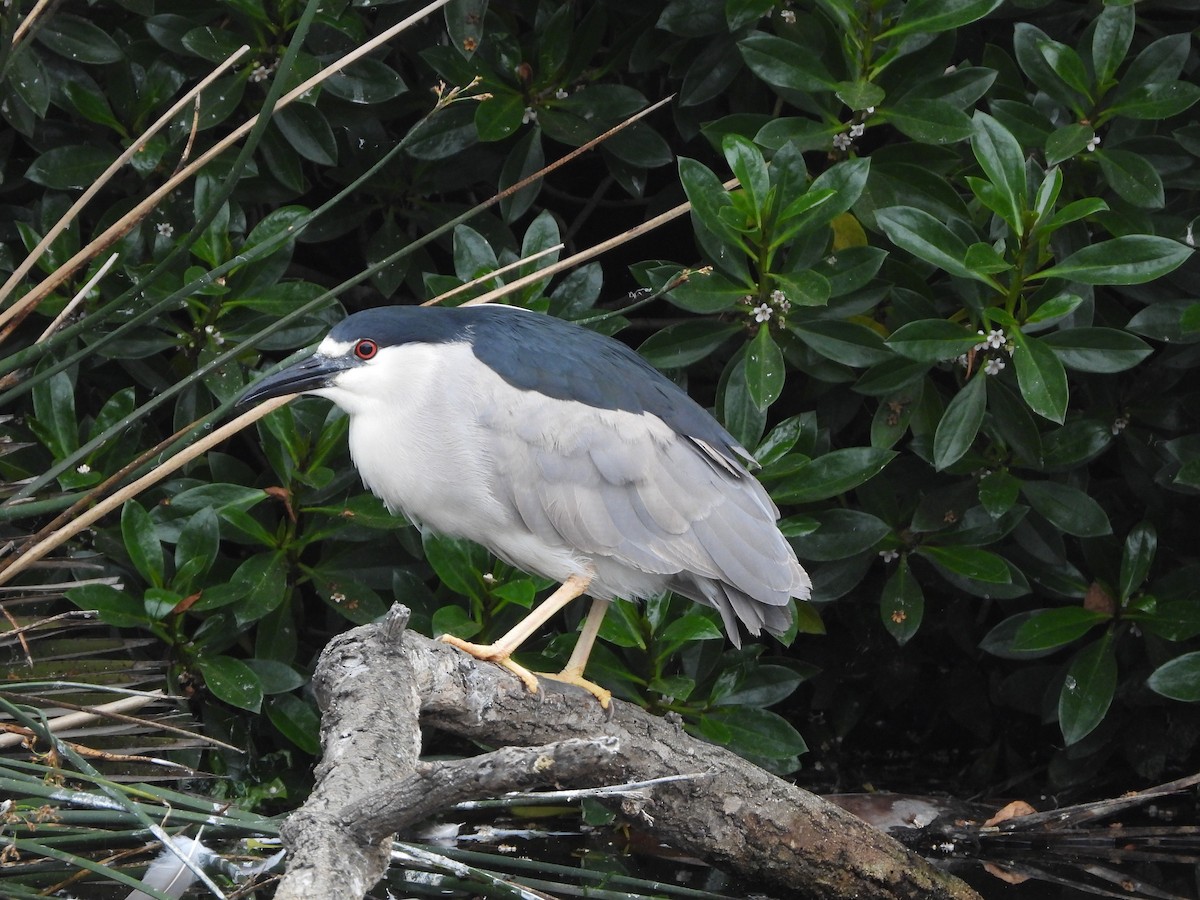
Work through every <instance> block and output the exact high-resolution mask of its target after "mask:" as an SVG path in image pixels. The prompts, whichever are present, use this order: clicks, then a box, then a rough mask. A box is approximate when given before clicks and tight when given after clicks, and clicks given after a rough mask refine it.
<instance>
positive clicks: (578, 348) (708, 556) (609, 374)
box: [241, 306, 811, 706]
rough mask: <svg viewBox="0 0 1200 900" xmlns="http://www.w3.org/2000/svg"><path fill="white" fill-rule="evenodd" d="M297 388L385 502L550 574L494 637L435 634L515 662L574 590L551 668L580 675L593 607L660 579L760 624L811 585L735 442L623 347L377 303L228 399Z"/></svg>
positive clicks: (550, 323) (781, 627) (482, 309)
mask: <svg viewBox="0 0 1200 900" xmlns="http://www.w3.org/2000/svg"><path fill="white" fill-rule="evenodd" d="M294 393H307V394H317V395H319V396H322V397H327V398H329V399H330V400H332V401H333V402H334V403H336V404H337V405H338V406H340V407H341V408H342V409H344V410H345V411H346V413H347V414H348V415H349V417H350V455H351V457H352V458H353V460H354V464H355V465H356V466H357V467H358V471H359V473H360V474H361V476H362V480H363V483H364V484H365V485H366V486H367V487H368V488H369V489H370V490H371V491H373V492H374V493H375V494H377V495H378V496H379V497H380V498H381V499H382V500H383V502H384V503H385V504H386V505H387V507H388V509H390V510H391V511H393V512H397V513H402V514H404V515H405V516H407V517H408V518H409V519H410V520H411V521H412V522H414V523H416V524H418V525H419V526H421V527H422V528H428V529H431V530H432V531H434V532H437V533H440V534H443V535H447V536H451V537H462V538H467V539H469V540H472V541H475V542H476V543H479V544H482V545H483V546H484V547H486V548H487V549H488V550H490V551H491V552H492V553H494V554H495V555H496V556H498V557H499V558H500V559H502V560H504V561H506V562H508V563H510V564H511V565H513V566H516V567H517V568H519V569H523V570H524V571H526V572H530V573H533V574H535V575H540V576H542V577H544V578H550V579H553V580H555V581H557V582H559V584H560V585H561V587H559V588H558V589H557V590H556V591H555V592H554V593H553V594H552V595H551V596H550V597H549V598H547V599H546V600H545V601H544V602H543V603H542V604H541V605H540V606H538V607H537V608H536V609H534V610H533V612H531V613H530V614H529V615H528V616H527V617H526V618H525V619H523V620H522V621H521V622H520V623H518V624H517V625H516V626H515V627H514V628H513V629H512V630H510V631H509V632H508V633H507V634H505V635H504V636H503V637H501V638H500V639H499V640H498V641H496V642H495V643H493V644H489V645H480V644H471V643H468V642H467V641H463V640H460V639H458V638H453V637H449V636H446V637H444V638H443V639H444V640H447V641H449V642H450V643H452V644H453V645H454V646H456V647H459V648H461V649H462V650H465V651H466V652H467V653H470V654H471V655H472V656H475V657H477V658H479V659H486V660H493V661H495V662H498V663H500V664H501V665H503V666H505V667H506V668H508V669H509V670H511V671H512V672H514V673H516V674H517V675H519V676H520V677H521V678H522V679H523V680H524V681H525V683H526V684H527V685H528V686H529V689H530V690H532V691H535V692H536V691H537V689H538V685H537V678H536V677H535V676H534V675H533V673H531V672H529V671H528V670H527V669H524V668H523V667H521V666H519V665H517V664H516V663H514V662H513V661H512V660H511V658H510V657H511V655H512V654H513V652H514V651H515V650H516V649H517V648H518V647H519V646H521V644H522V643H523V642H524V641H525V640H526V639H527V638H528V637H529V636H530V635H531V634H533V632H534V631H535V630H537V628H538V627H540V626H541V625H542V624H543V623H544V622H545V621H546V620H547V619H549V618H550V617H551V616H552V615H553V614H554V613H555V612H557V611H558V610H560V609H562V608H563V607H564V606H565V605H566V604H567V603H569V602H570V601H571V600H573V599H575V598H576V597H579V596H580V595H582V594H588V595H590V596H591V597H592V598H593V603H592V607H591V610H590V612H589V613H588V616H587V620H586V621H585V623H584V626H583V629H582V633H581V634H580V637H579V639H578V641H577V643H576V645H575V650H574V652H573V653H572V654H571V658H570V661H569V662H568V663H567V666H566V668H565V669H564V670H563V671H562V672H561V673H560V674H559V675H555V676H550V677H553V678H557V679H559V680H562V681H568V682H571V683H574V684H578V685H581V686H583V687H585V688H586V689H588V690H589V691H591V692H592V693H594V694H595V695H596V696H597V697H598V698H600V700H601V702H602V703H603V704H604V705H605V706H607V704H608V692H607V691H605V690H604V689H603V688H600V687H598V686H597V685H594V684H592V683H591V682H588V681H586V680H585V679H584V678H583V671H584V667H585V666H586V664H587V659H588V655H589V654H590V653H591V649H592V645H593V643H594V642H595V639H596V634H597V632H598V631H599V629H600V623H601V620H602V619H603V618H604V613H605V610H606V609H607V608H608V604H609V602H610V601H611V600H612V599H613V598H616V597H623V598H626V599H643V598H646V597H651V596H655V595H657V594H660V593H662V592H663V591H668V590H669V591H674V592H676V593H678V594H682V595H683V596H685V597H689V598H690V599H692V600H695V601H696V602H697V603H702V604H705V605H707V606H711V607H714V608H715V609H716V610H717V611H718V612H719V613H720V615H721V620H722V622H723V623H724V625H725V630H726V632H727V633H728V634H729V637H730V639H731V640H732V641H733V642H734V644H736V645H739V646H740V639H739V636H738V629H737V622H738V620H741V622H742V624H743V625H745V626H746V628H747V629H748V630H749V631H750V633H751V634H758V633H759V632H760V631H761V630H762V629H766V630H767V631H768V632H770V633H771V634H774V635H780V634H782V633H783V632H784V631H786V630H787V628H788V626H789V625H790V624H791V621H792V608H791V598H793V597H798V598H801V599H807V597H808V595H809V591H810V586H811V583H810V581H809V578H808V575H807V574H806V573H805V571H804V569H802V568H801V567H800V564H799V562H797V560H796V554H795V553H794V552H793V551H792V548H791V547H790V546H789V545H788V542H787V541H786V540H785V539H784V537H783V535H782V534H781V533H780V531H779V528H778V526H777V525H776V520H777V519H778V518H779V511H778V509H776V507H775V504H774V503H772V502H771V498H770V497H769V496H768V495H767V492H766V491H765V490H764V489H763V487H762V485H760V484H759V483H758V481H757V480H755V478H754V477H753V476H752V475H751V474H750V473H749V471H748V470H747V468H746V466H747V464H752V463H753V460H752V459H751V457H750V454H749V453H748V452H747V451H746V450H745V448H743V447H742V446H741V445H739V444H738V442H737V441H736V440H735V439H734V438H733V436H732V435H730V434H729V432H727V431H726V430H725V429H724V428H722V427H721V426H720V425H719V424H718V423H717V421H716V420H715V419H714V418H713V417H712V416H710V415H709V414H708V413H707V412H706V411H705V410H704V409H703V408H701V407H700V406H699V405H698V404H696V403H695V402H694V401H693V400H692V399H691V398H690V397H688V395H687V394H686V393H685V392H684V391H683V390H682V389H680V388H679V387H678V386H677V385H676V384H674V383H673V382H672V381H670V380H669V379H667V378H666V377H664V376H663V375H662V374H661V373H659V372H658V371H657V370H656V369H654V368H653V367H652V366H651V365H649V364H648V363H647V362H646V361H645V360H643V359H642V358H641V357H640V356H638V355H637V354H636V353H635V352H633V351H632V350H630V349H629V348H628V347H626V346H625V345H624V344H622V343H620V342H618V341H615V340H612V339H611V338H608V337H605V336H603V335H600V334H598V333H596V332H593V331H589V330H588V329H586V328H581V327H579V326H577V325H573V324H570V323H568V322H564V321H562V320H560V319H556V318H553V317H551V316H545V315H539V314H537V313H533V312H528V311H526V310H520V309H514V308H512V307H503V306H475V307H459V308H454V309H451V308H437V307H434V308H424V307H400V306H398V307H389V308H384V309H374V310H368V311H366V312H360V313H356V314H354V315H352V316H349V317H348V318H347V319H345V320H344V321H342V322H340V323H339V324H338V325H336V326H335V327H334V328H333V330H332V331H330V332H329V334H328V336H327V337H326V338H325V339H324V340H323V341H322V342H321V344H320V345H319V346H318V347H317V350H316V353H315V354H314V355H313V356H312V357H310V358H309V359H307V360H304V361H303V362H300V363H297V364H296V365H293V366H291V367H289V368H287V369H284V370H283V371H281V372H279V373H278V374H276V375H272V376H270V377H268V378H266V379H264V380H262V381H260V382H259V383H258V384H256V385H254V386H252V387H251V388H250V390H249V391H248V392H247V393H246V394H245V395H244V396H243V397H242V401H241V402H243V403H250V402H256V401H259V400H264V399H266V398H268V397H278V396H283V395H286V394H294Z"/></svg>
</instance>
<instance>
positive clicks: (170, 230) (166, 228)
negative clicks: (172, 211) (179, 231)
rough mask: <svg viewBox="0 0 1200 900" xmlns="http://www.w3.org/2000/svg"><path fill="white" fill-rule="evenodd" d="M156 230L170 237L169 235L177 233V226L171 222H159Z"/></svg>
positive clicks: (155, 227)
mask: <svg viewBox="0 0 1200 900" xmlns="http://www.w3.org/2000/svg"><path fill="white" fill-rule="evenodd" d="M154 230H155V231H157V232H158V233H159V234H161V235H162V236H163V237H165V238H169V237H171V235H173V234H174V233H175V226H174V225H172V224H171V223H170V222H159V223H158V224H157V225H155V226H154Z"/></svg>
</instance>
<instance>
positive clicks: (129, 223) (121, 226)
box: [0, 0, 450, 339]
mask: <svg viewBox="0 0 1200 900" xmlns="http://www.w3.org/2000/svg"><path fill="white" fill-rule="evenodd" d="M448 2H450V0H434V2H433V3H430V4H428V5H426V6H424V7H422V8H421V9H419V10H417V12H415V13H413V14H412V15H411V16H409V17H408V18H406V19H403V20H402V21H400V22H397V23H396V24H395V25H393V26H392V27H391V28H389V29H387V30H386V31H383V32H381V33H380V34H379V35H377V36H376V37H374V38H372V39H371V40H369V41H367V43H365V44H363V45H362V46H361V47H358V48H357V49H355V50H353V51H351V52H350V53H347V54H346V55H345V56H343V57H342V58H341V59H339V60H337V61H336V62H334V63H332V64H331V65H329V66H328V67H327V68H325V69H322V70H321V71H320V72H318V73H317V74H316V75H314V76H313V77H311V78H309V79H308V80H307V81H305V82H304V83H303V84H301V85H299V86H298V87H296V88H293V89H292V90H291V91H289V92H288V93H286V94H284V95H283V96H282V97H280V98H279V102H278V103H276V104H275V107H274V109H272V110H271V113H272V114H274V113H275V112H277V111H278V110H280V109H283V108H284V107H285V106H287V105H288V104H290V103H292V102H294V101H295V100H297V99H298V98H299V97H301V96H302V95H304V94H306V93H307V92H308V91H310V90H312V89H313V88H314V87H316V86H317V85H319V84H320V83H321V82H322V81H324V80H325V79H326V78H329V77H330V76H331V75H335V74H337V73H338V72H340V71H341V70H342V69H344V68H345V67H346V66H348V65H350V63H352V62H355V61H356V60H357V59H359V57H361V56H363V55H365V54H367V53H369V52H371V51H372V50H374V49H376V48H377V47H378V46H380V45H381V44H384V43H386V42H387V41H389V40H391V39H392V38H393V37H395V36H396V35H397V34H400V33H401V32H403V31H405V30H406V29H408V28H410V27H412V25H414V24H415V23H416V22H418V21H420V20H421V19H423V18H424V17H425V16H426V15H428V14H429V13H431V12H433V11H434V10H437V9H439V8H440V7H442V6H445V5H446V4H447V3H448ZM260 116H261V114H257V115H254V116H251V117H250V118H249V119H247V120H246V121H245V122H244V123H242V124H241V125H240V126H238V127H237V128H236V129H234V130H233V131H232V132H230V133H229V134H228V135H226V136H225V137H224V138H222V139H221V140H219V141H217V143H216V144H214V145H213V146H212V147H210V148H209V149H208V150H206V151H205V152H204V153H202V154H201V155H200V156H198V157H197V158H196V159H195V160H194V161H193V162H192V163H190V164H189V165H187V166H186V167H184V168H182V169H180V170H179V171H178V172H176V173H175V174H174V175H173V176H172V177H171V178H169V179H167V181H165V182H164V183H163V184H162V185H161V186H160V187H159V188H158V189H156V190H155V191H153V192H152V193H151V194H149V195H148V196H147V197H146V198H145V199H143V200H142V201H141V202H140V203H138V205H137V206H135V207H134V208H133V209H131V210H130V211H129V212H127V213H126V214H125V215H124V216H122V217H121V219H120V220H118V221H117V222H115V223H113V224H112V225H111V226H109V228H108V229H107V230H106V231H105V232H104V233H103V234H101V235H99V236H98V237H96V238H95V239H94V240H92V241H91V243H89V244H88V245H87V246H86V247H84V248H83V249H82V250H80V251H79V252H78V253H76V254H75V255H74V256H73V257H71V259H69V260H68V261H67V262H65V263H64V264H63V265H62V266H60V267H59V268H58V269H57V270H56V271H55V272H54V274H53V275H51V276H49V277H48V278H47V279H46V280H44V281H43V282H42V283H41V284H39V285H38V286H37V287H35V288H34V289H33V290H31V291H30V292H29V293H28V294H26V295H25V296H23V297H22V298H21V299H20V300H19V301H18V302H17V303H15V304H14V305H13V306H12V307H10V308H9V309H8V310H7V311H6V312H4V313H0V326H3V325H4V323H5V322H6V321H8V319H11V318H12V317H13V315H15V313H14V310H17V309H18V308H20V309H25V308H26V307H32V306H36V305H37V304H38V303H40V302H41V301H42V300H44V299H45V298H46V297H47V296H49V295H50V293H51V292H52V291H54V289H55V288H57V287H58V285H59V284H61V283H62V282H63V281H64V280H65V279H66V278H68V277H70V275H71V274H72V273H73V272H74V271H75V269H77V268H79V266H81V265H83V264H84V263H86V262H87V261H88V260H89V259H91V258H92V257H93V256H95V255H97V254H98V253H100V252H102V251H103V250H105V249H107V248H108V247H109V246H111V245H112V244H114V243H115V242H116V241H118V240H120V239H121V238H122V237H123V236H124V235H125V234H127V233H128V232H129V231H130V230H131V229H132V228H133V227H134V226H135V225H136V224H137V223H138V222H139V221H141V220H142V219H143V218H144V217H145V216H146V214H147V213H148V212H149V211H150V210H151V209H153V208H155V207H156V206H157V205H158V203H159V201H160V200H162V198H163V197H165V196H167V194H169V193H171V191H173V190H175V189H176V188H177V187H178V186H179V185H180V184H182V183H183V182H184V181H186V180H187V179H188V178H190V177H191V176H192V175H194V174H195V173H196V172H198V171H199V170H200V169H202V168H203V167H204V166H206V165H207V164H208V163H209V162H211V161H212V160H213V159H214V158H215V157H217V156H220V155H221V154H222V153H224V152H225V151H226V150H228V149H229V148H230V147H231V146H233V145H234V144H236V143H237V142H238V141H239V140H241V139H242V138H243V137H245V136H246V135H247V134H248V133H249V132H250V130H251V129H252V128H253V127H254V126H255V124H257V122H258V120H259V118H260ZM0 339H3V335H0Z"/></svg>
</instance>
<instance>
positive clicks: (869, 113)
mask: <svg viewBox="0 0 1200 900" xmlns="http://www.w3.org/2000/svg"><path fill="white" fill-rule="evenodd" d="M863 112H865V113H866V114H867V115H868V116H869V115H871V114H872V113H874V112H875V107H873V106H868V107H867V108H866V109H864V110H863Z"/></svg>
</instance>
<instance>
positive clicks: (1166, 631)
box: [1125, 599, 1200, 641]
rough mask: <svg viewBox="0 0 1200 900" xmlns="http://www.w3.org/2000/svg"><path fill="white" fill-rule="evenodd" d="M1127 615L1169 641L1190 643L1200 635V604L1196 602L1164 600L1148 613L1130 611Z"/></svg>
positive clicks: (1152, 632)
mask: <svg viewBox="0 0 1200 900" xmlns="http://www.w3.org/2000/svg"><path fill="white" fill-rule="evenodd" d="M1125 615H1126V616H1127V617H1128V618H1131V619H1136V620H1137V622H1138V624H1139V625H1141V627H1142V628H1143V629H1144V630H1145V631H1148V632H1150V633H1151V634H1156V635H1158V636H1159V637H1161V638H1165V639H1166V640H1168V641H1190V640H1191V639H1192V638H1194V637H1195V636H1196V635H1198V634H1200V603H1196V602H1195V601H1194V600H1190V599H1189V600H1163V601H1160V602H1159V603H1157V604H1156V605H1155V606H1154V608H1153V609H1152V610H1151V611H1150V612H1148V613H1139V612H1136V611H1128V612H1126V614H1125Z"/></svg>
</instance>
